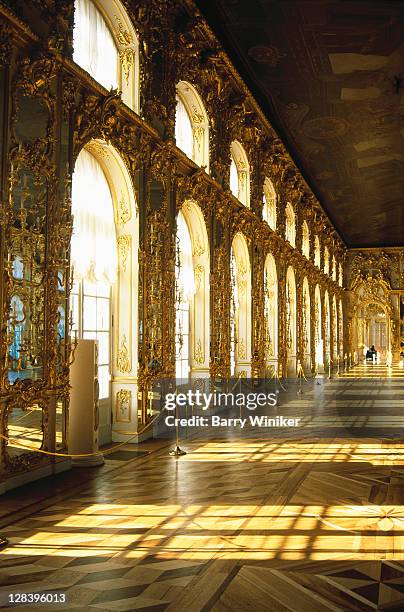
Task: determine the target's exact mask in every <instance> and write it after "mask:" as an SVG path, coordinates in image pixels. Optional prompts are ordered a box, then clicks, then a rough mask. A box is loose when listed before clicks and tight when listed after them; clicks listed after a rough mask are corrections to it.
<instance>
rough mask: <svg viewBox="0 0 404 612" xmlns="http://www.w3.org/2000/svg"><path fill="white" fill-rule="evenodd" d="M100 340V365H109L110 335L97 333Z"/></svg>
mask: <svg viewBox="0 0 404 612" xmlns="http://www.w3.org/2000/svg"><path fill="white" fill-rule="evenodd" d="M97 340H98V363H99V364H108V363H109V333H108V332H97Z"/></svg>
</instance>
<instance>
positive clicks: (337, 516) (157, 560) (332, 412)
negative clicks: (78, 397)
mask: <svg viewBox="0 0 404 612" xmlns="http://www.w3.org/2000/svg"><path fill="white" fill-rule="evenodd" d="M375 368H376V369H375V370H374V372H376V374H373V376H372V377H371V378H365V377H363V378H352V379H350V378H340V379H333V380H331V381H321V383H320V384H319V385H315V384H312V383H310V384H307V385H306V386H305V388H304V391H303V394H302V395H301V396H297V395H296V388H295V387H293V388H291V389H290V393H289V394H288V400H287V404H285V405H284V407H283V408H282V410H283V411H285V410H286V411H288V410H294V411H295V413H296V410H298V411H299V412H301V414H302V417H303V419H305V420H306V423H305V426H304V427H302V428H301V429H299V430H294V432H292V433H290V432H289V433H286V432H282V431H280V432H278V435H277V436H276V437H273V438H271V439H268V438H265V436H264V435H263V434H262V433H261V434H260V436H261V437H258V434H255V435H253V433H252V435H251V437H247V438H241V437H238V436H237V432H235V433H234V435H233V437H227V438H225V437H224V438H223V439H222V440H220V439H219V436H218V438H217V439H216V440H203V439H201V438H199V439H198V440H193V441H192V440H190V439H188V440H185V441H184V442H183V445H184V447H185V448H186V449H187V451H188V454H187V455H186V456H184V457H181V458H180V459H174V458H172V457H170V456H168V452H167V451H168V448H169V445H168V446H167V442H164V443H163V444H161V443H156V446H155V449H154V450H153V444H152V443H150V442H149V443H148V444H146V445H145V446H146V448H148V449H149V450H150V449H152V450H151V452H150V454H148V455H139V454H137V453H136V452H135V451H134V450H133V447H131V448H132V451H131V450H130V448H129V447H128V448H127V449H125V452H124V458H126V459H127V457H128V456H130V455H128V453H130V452H133V453H134V454H133V456H134V459H133V460H129V461H125V462H123V461H118V460H116V461H114V460H113V459H112V460H107V462H106V466H105V467H103V468H95V469H94V471H93V472H92V474H93V476H92V477H91V479H90V480H87V481H86V482H81V484H79V485H77V486H72V481H71V474H70V476H59V477H58V479H59V481H58V491H59V493H58V494H57V496H56V494H55V497H54V498H53V499H52V498H49V499H48V501H47V503H42V507H41V509H39V510H38V506H37V508H35V504H34V505H33V502H35V495H36V494H37V493H36V491H37V490H39V488H38V484H33V485H31V486H28V487H26V488H25V489H26V491H29V493H30V499H29V501H30V504H31V505H30V506H29V507H27V508H26V509H25V510H24V508H23V504H21V501H20V505H19V506H18V508H19V513H20V514H18V520H15V518H14V519H13V517H12V511H13V504H14V503H16V502H14V501H13V500H15V499H16V494H15V493H14V494H13V493H9V494H7V495H6V496H5V497H4V498H3V499H4V502H3V504H4V507H7V509H8V512H9V513H10V515H9V516H7V515H4V514H3V517H2V522H1V523H0V524H1V525H2V528H1V531H2V533H4V535H6V536H7V537H8V538H9V540H10V546H9V547H8V548H7V549H5V550H4V551H3V552H2V553H1V561H0V576H1V584H2V587H1V592H2V597H3V598H2V599H1V604H2V606H3V607H4V608H5V609H7V604H6V600H5V595H4V594H5V593H6V592H7V593H9V592H21V591H25V592H36V591H38V592H47V591H52V592H55V591H60V592H63V591H66V592H67V598H68V605H66V606H63V605H61V604H58V605H55V606H54V607H52V606H47V607H46V609H47V610H52V609H55V610H56V609H57V610H64V609H66V610H67V609H69V610H70V609H77V610H83V611H84V610H89V609H94V610H143V609H145V610H149V611H151V610H176V611H182V610H183V611H185V610H187V611H193V610H218V611H219V610H247V609H250V608H256V609H257V610H295V611H298V612H303V611H306V610H310V611H312V610H316V612H319V611H322V610H341V611H344V612H345V611H347V610H402V609H403V608H404V552H403V550H404V548H403V541H404V538H403V529H404V512H403V509H404V468H403V457H404V443H403V441H402V439H400V438H399V437H398V436H399V435H400V433H401V434H402V420H403V419H404V417H400V415H399V412H400V410H401V412H402V407H403V406H404V400H403V391H404V378H403V377H402V376H401V374H402V371H400V370H399V369H398V368H397V369H396V370H395V371H394V374H395V375H394V376H392V377H390V378H380V377H379V376H382V375H385V374H386V368H379V369H378V368H377V366H375ZM357 371H358V372H360V373H361V374H363V373H365V374H366V373H368V372H370V369H369V368H367V369H365V370H364V371H362V369H358V370H357ZM393 394H394V398H393ZM314 396H315V399H316V402H315V406H316V408H315V414H312V413H311V412H310V415H309V406H310V405H311V402H312V400H313V398H314ZM310 419H311V420H312V422H310ZM363 427H365V428H366V429H364V430H363V429H361V428H363ZM381 428H383V430H382V431H383V439H381V438H380V431H381ZM400 428H401V429H400ZM363 431H365V432H366V437H364V436H363V433H361V432H363ZM327 432H329V433H327ZM389 432H391V436H390V435H389ZM287 436H288V437H287ZM125 453H126V455H125ZM97 470H98V471H97ZM75 474H77V475H78V474H79V472H78V471H76V472H75ZM63 478H66V479H68V478H70V480H69V487H70V488H67V485H66V489H65V491H63ZM61 479H62V480H61ZM19 499H20V500H21V494H20V498H19ZM23 609H34V606H32V605H31V606H29V607H28V606H26V607H25V608H24V606H23Z"/></svg>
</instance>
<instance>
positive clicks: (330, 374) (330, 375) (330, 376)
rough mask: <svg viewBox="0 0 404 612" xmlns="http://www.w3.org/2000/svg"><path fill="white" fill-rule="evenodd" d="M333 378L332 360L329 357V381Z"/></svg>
mask: <svg viewBox="0 0 404 612" xmlns="http://www.w3.org/2000/svg"><path fill="white" fill-rule="evenodd" d="M331 378H332V359H331V357H329V359H328V380H331Z"/></svg>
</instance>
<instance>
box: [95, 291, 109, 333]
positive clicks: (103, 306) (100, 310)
mask: <svg viewBox="0 0 404 612" xmlns="http://www.w3.org/2000/svg"><path fill="white" fill-rule="evenodd" d="M109 325H110V316H109V300H108V299H106V298H98V299H97V330H98V331H108V330H109Z"/></svg>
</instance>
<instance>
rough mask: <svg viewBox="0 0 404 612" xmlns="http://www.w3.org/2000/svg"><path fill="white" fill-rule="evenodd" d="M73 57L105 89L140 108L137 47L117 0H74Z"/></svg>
mask: <svg viewBox="0 0 404 612" xmlns="http://www.w3.org/2000/svg"><path fill="white" fill-rule="evenodd" d="M74 7H75V11H74V30H73V59H74V61H75V62H76V63H77V64H79V66H81V68H83V69H84V70H86V72H88V73H89V74H90V75H91V76H92V77H93V78H94V79H95V80H96V81H98V83H100V84H101V85H102V86H103V87H105V88H106V89H111V88H113V89H119V90H120V91H122V100H123V101H124V102H125V104H127V105H128V106H129V107H130V108H131V109H132V110H134V111H136V112H138V111H139V91H138V89H139V50H138V40H137V36H136V33H135V30H134V28H133V25H132V23H131V21H130V19H129V17H128V15H127V13H126V11H125V9H124V8H123V6H122V4H121V3H120V2H114V3H111V2H109V0H75V3H74Z"/></svg>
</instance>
